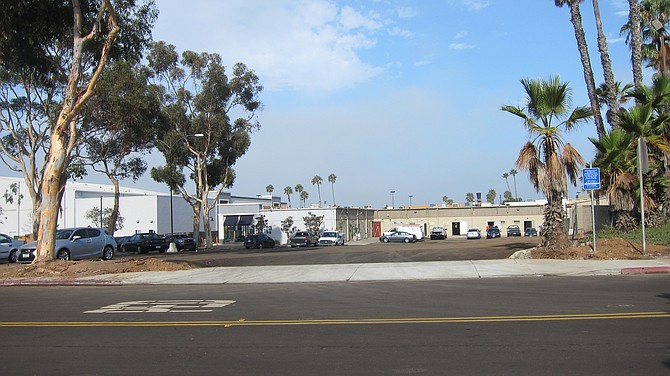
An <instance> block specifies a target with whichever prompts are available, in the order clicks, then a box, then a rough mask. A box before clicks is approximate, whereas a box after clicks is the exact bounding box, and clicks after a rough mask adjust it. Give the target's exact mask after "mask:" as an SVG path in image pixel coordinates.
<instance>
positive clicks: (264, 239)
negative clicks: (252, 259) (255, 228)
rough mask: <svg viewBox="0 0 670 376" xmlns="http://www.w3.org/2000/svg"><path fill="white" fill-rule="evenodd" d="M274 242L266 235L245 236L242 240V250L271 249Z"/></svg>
mask: <svg viewBox="0 0 670 376" xmlns="http://www.w3.org/2000/svg"><path fill="white" fill-rule="evenodd" d="M274 246H275V241H274V239H272V238H271V237H269V236H268V235H266V234H253V235H247V237H246V238H244V248H246V249H250V248H273V247H274Z"/></svg>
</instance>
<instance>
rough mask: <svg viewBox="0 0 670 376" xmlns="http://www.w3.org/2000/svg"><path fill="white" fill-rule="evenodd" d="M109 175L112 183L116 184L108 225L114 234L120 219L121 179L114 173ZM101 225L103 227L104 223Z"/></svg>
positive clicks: (108, 229) (110, 231)
mask: <svg viewBox="0 0 670 376" xmlns="http://www.w3.org/2000/svg"><path fill="white" fill-rule="evenodd" d="M107 176H108V177H109V180H111V181H112V184H114V207H113V208H112V213H111V214H110V216H109V225H108V226H107V231H109V233H110V234H112V235H114V232H115V231H116V222H117V221H118V220H119V196H120V195H121V194H120V192H119V179H116V178H114V176H113V175H107ZM100 211H102V208H100ZM100 227H102V225H100Z"/></svg>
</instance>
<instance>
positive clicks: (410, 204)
mask: <svg viewBox="0 0 670 376" xmlns="http://www.w3.org/2000/svg"><path fill="white" fill-rule="evenodd" d="M412 197H414V195H409V206H412Z"/></svg>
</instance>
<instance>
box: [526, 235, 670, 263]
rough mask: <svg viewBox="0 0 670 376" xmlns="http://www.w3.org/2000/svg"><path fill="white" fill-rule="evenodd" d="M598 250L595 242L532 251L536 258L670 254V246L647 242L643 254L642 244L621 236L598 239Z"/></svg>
mask: <svg viewBox="0 0 670 376" xmlns="http://www.w3.org/2000/svg"><path fill="white" fill-rule="evenodd" d="M596 250H597V252H595V253H594V252H593V244H587V245H581V246H574V247H570V248H566V249H562V250H560V251H549V250H546V249H542V248H536V249H534V250H533V251H532V252H531V258H534V259H556V260H646V259H653V258H655V257H660V256H670V247H668V246H664V245H656V244H647V252H646V254H642V245H641V244H635V243H631V242H629V241H627V240H624V239H621V238H612V239H597V240H596Z"/></svg>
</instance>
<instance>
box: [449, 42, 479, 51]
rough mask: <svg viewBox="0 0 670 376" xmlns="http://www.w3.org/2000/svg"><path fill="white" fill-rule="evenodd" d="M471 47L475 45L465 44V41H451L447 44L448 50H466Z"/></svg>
mask: <svg viewBox="0 0 670 376" xmlns="http://www.w3.org/2000/svg"><path fill="white" fill-rule="evenodd" d="M471 48H475V46H474V45H471V44H466V43H451V44H450V45H449V49H450V50H467V49H471Z"/></svg>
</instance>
